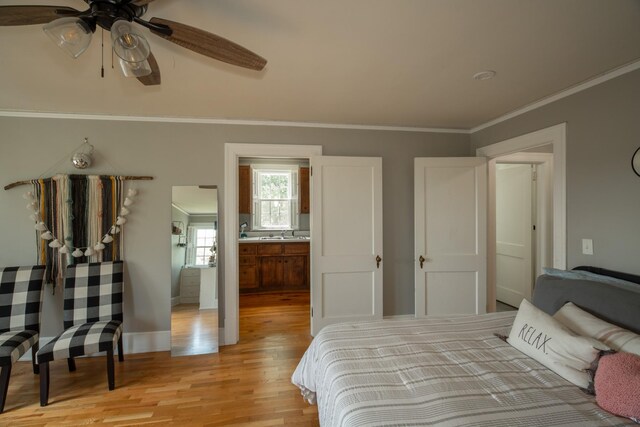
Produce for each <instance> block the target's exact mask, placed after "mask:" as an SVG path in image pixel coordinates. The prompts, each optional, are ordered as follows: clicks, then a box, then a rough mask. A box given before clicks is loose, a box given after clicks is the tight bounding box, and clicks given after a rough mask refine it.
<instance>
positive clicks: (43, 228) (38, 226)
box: [35, 222, 47, 231]
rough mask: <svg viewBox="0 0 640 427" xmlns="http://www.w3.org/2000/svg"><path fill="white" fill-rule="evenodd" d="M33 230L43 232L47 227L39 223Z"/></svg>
mask: <svg viewBox="0 0 640 427" xmlns="http://www.w3.org/2000/svg"><path fill="white" fill-rule="evenodd" d="M35 228H36V230H38V231H45V230H46V229H47V226H46V225H45V224H44V222H39V223H37V224H36V226H35Z"/></svg>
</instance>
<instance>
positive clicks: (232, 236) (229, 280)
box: [224, 144, 322, 345]
mask: <svg viewBox="0 0 640 427" xmlns="http://www.w3.org/2000/svg"><path fill="white" fill-rule="evenodd" d="M320 155H322V146H318V145H270V144H225V189H226V191H225V195H224V202H225V203H224V218H225V222H224V230H225V231H224V243H225V261H224V267H225V273H224V278H225V280H224V283H225V285H224V286H225V289H224V291H225V292H224V313H225V314H224V345H232V344H236V343H237V342H238V340H239V337H240V316H239V312H240V305H239V303H240V293H239V257H240V253H239V244H238V240H239V237H240V224H241V222H240V217H239V214H238V213H239V212H240V210H239V208H240V206H239V197H238V196H239V174H238V170H239V166H240V163H239V161H240V158H242V157H255V158H291V157H293V158H307V159H308V158H311V157H314V156H320ZM312 215H313V213H312V214H311V215H310V221H311V220H312V219H311V218H312ZM311 237H313V236H311Z"/></svg>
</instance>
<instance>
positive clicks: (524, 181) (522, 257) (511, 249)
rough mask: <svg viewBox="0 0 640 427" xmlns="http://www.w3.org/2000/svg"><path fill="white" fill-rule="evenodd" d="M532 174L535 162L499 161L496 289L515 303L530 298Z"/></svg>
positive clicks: (504, 297)
mask: <svg viewBox="0 0 640 427" xmlns="http://www.w3.org/2000/svg"><path fill="white" fill-rule="evenodd" d="M532 177H533V174H532V165H528V164H497V165H496V292H497V299H498V300H499V301H502V302H504V303H507V304H509V305H512V306H514V307H519V306H520V302H522V299H523V298H526V299H528V300H531V290H532V281H533V270H532V257H533V251H532V239H531V237H532V236H531V234H532V229H533V219H532V215H533V207H532V199H533V198H532Z"/></svg>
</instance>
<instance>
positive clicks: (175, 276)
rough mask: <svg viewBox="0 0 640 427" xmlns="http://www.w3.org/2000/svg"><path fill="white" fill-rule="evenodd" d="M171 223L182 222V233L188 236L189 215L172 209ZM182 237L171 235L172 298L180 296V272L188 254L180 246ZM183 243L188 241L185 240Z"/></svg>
mask: <svg viewBox="0 0 640 427" xmlns="http://www.w3.org/2000/svg"><path fill="white" fill-rule="evenodd" d="M171 221H182V223H183V224H184V227H183V228H182V233H183V234H184V235H185V236H186V234H187V225H188V224H189V215H187V214H186V213H184V212H182V211H180V210H179V209H176V208H175V207H173V206H172V207H171ZM179 238H180V236H178V235H175V234H172V235H171V297H172V298H173V297H177V296H180V272H181V271H182V267H183V266H184V257H185V254H186V252H187V248H186V247H184V246H182V247H180V246H178V241H179ZM183 241H186V240H184V239H183Z"/></svg>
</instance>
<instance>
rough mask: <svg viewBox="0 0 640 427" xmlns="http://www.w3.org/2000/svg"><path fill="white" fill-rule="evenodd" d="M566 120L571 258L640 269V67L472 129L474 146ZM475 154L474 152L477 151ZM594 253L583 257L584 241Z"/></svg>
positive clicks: (570, 263)
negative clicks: (637, 157) (635, 166)
mask: <svg viewBox="0 0 640 427" xmlns="http://www.w3.org/2000/svg"><path fill="white" fill-rule="evenodd" d="M562 122H567V251H568V254H567V262H568V267H570V268H571V267H575V266H577V265H584V264H587V265H595V266H599V267H606V268H611V269H615V270H622V271H626V272H629V273H635V274H640V262H639V259H640V258H639V255H640V177H638V176H636V175H635V174H634V173H633V171H632V169H631V156H632V155H633V153H634V151H635V150H636V149H637V148H638V147H639V146H640V71H634V72H632V73H629V74H625V75H623V76H621V77H618V78H616V79H613V80H610V81H608V82H605V83H603V84H600V85H598V86H594V87H592V88H590V89H587V90H585V91H582V92H579V93H577V94H574V95H572V96H569V97H567V98H564V99H561V100H559V101H556V102H553V103H551V104H548V105H546V106H544V107H541V108H538V109H536V110H533V111H530V112H528V113H526V114H523V115H520V116H517V117H515V118H513V119H510V120H507V121H505V122H502V123H499V124H497V125H494V126H491V127H489V128H487V129H484V130H481V131H478V132H476V133H473V134H472V135H471V145H472V147H471V148H472V153H475V149H476V148H478V147H482V146H485V145H488V144H492V143H495V142H498V141H502V140H505V139H509V138H512V137H515V136H518V135H522V134H525V133H528V132H532V131H535V130H538V129H542V128H545V127H548V126H552V125H555V124H558V123H562ZM472 155H473V154H472ZM582 238H591V239H593V246H594V255H582V248H581V239H582Z"/></svg>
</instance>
